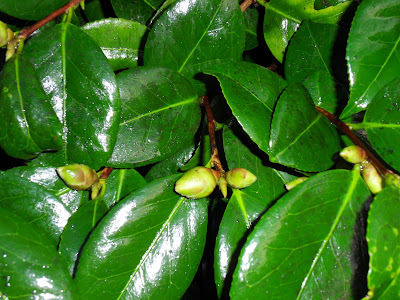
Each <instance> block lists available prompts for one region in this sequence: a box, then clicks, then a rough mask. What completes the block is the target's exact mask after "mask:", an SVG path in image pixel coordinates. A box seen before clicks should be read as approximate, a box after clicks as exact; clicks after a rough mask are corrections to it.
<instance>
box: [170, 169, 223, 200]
mask: <svg viewBox="0 0 400 300" xmlns="http://www.w3.org/2000/svg"><path fill="white" fill-rule="evenodd" d="M217 182H218V172H217V171H215V170H212V169H209V168H206V167H195V168H193V169H190V170H189V171H187V172H186V173H184V174H183V175H182V177H181V178H179V179H178V181H177V182H176V183H175V191H176V192H177V193H178V194H180V195H182V196H185V197H186V198H192V199H200V198H205V197H207V196H209V195H210V194H211V193H212V192H213V191H214V189H215V187H216V186H217Z"/></svg>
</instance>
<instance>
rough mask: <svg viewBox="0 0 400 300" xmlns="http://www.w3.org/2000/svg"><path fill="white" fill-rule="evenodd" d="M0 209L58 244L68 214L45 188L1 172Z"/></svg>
mask: <svg viewBox="0 0 400 300" xmlns="http://www.w3.org/2000/svg"><path fill="white" fill-rule="evenodd" d="M0 186H1V188H0V207H2V208H5V209H7V210H10V211H12V212H14V213H15V214H18V215H20V216H21V217H22V218H24V219H25V220H26V221H28V222H30V224H35V226H37V227H38V228H40V231H42V232H44V233H46V235H47V236H48V237H49V239H51V240H52V241H53V243H54V244H58V240H59V237H60V234H61V232H62V230H63V228H64V226H65V224H67V221H68V218H69V217H70V216H71V211H70V210H69V209H68V208H67V207H66V206H65V205H64V203H62V202H61V200H60V199H59V198H58V197H56V196H54V194H53V193H51V192H49V191H47V190H46V189H45V188H44V187H42V186H40V185H38V184H36V183H33V182H30V181H28V180H27V179H25V178H21V177H17V176H16V175H13V174H9V173H7V172H0Z"/></svg>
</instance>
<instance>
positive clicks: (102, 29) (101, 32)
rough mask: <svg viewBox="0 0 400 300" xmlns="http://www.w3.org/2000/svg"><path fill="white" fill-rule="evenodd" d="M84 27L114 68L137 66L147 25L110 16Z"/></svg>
mask: <svg viewBox="0 0 400 300" xmlns="http://www.w3.org/2000/svg"><path fill="white" fill-rule="evenodd" d="M82 29H83V30H84V31H85V32H86V33H87V34H88V35H90V36H91V37H92V38H93V39H94V40H95V41H96V42H97V44H98V45H99V46H100V48H101V50H103V53H104V55H105V56H106V57H107V58H108V61H109V62H110V65H111V67H112V68H113V69H114V70H121V69H127V68H132V67H136V66H137V63H138V57H139V48H140V44H141V43H142V39H143V36H144V34H145V33H146V31H147V27H146V26H144V25H142V24H140V23H137V22H134V21H129V20H125V19H112V18H109V19H103V20H99V21H95V22H92V23H87V24H86V25H85V26H83V27H82Z"/></svg>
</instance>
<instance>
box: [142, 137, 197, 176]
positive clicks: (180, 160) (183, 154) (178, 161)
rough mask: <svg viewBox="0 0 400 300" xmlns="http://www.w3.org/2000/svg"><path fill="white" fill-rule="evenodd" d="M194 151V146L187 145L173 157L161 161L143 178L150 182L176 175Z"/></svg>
mask: <svg viewBox="0 0 400 300" xmlns="http://www.w3.org/2000/svg"><path fill="white" fill-rule="evenodd" d="M195 151H196V148H195V145H189V146H187V147H186V148H184V149H182V150H181V151H179V152H177V153H176V154H174V155H173V156H171V157H168V158H167V159H164V160H163V161H161V162H159V163H158V164H156V165H155V166H154V167H152V168H151V169H150V171H149V172H147V174H146V177H145V178H146V180H147V181H152V180H155V179H158V178H162V177H166V176H169V175H172V174H176V173H178V172H179V170H180V168H181V167H183V166H184V165H185V164H186V163H187V162H188V161H189V160H190V159H191V158H192V156H193V154H194V153H195ZM199 165H200V164H199V163H196V165H195V166H199Z"/></svg>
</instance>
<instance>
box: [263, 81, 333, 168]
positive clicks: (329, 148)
mask: <svg viewBox="0 0 400 300" xmlns="http://www.w3.org/2000/svg"><path fill="white" fill-rule="evenodd" d="M269 146H270V149H269V155H270V160H271V161H272V162H276V163H280V164H283V165H285V166H288V167H292V168H295V169H298V170H303V171H307V172H317V171H322V170H326V169H328V168H330V167H331V166H332V165H333V163H334V157H335V154H336V153H338V151H339V150H340V142H339V137H338V134H337V132H336V129H335V128H334V127H333V126H332V124H330V123H329V121H328V120H327V119H326V118H325V117H324V116H322V115H321V114H319V113H318V112H317V111H316V109H315V106H314V103H313V101H312V100H311V97H310V95H309V94H308V92H307V90H306V89H305V88H304V87H303V86H302V85H301V84H300V83H295V84H292V85H289V86H288V88H287V89H286V90H285V91H283V93H282V95H281V97H280V98H279V100H278V103H277V105H276V108H275V112H274V115H273V118H272V124H271V134H270V141H269Z"/></svg>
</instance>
